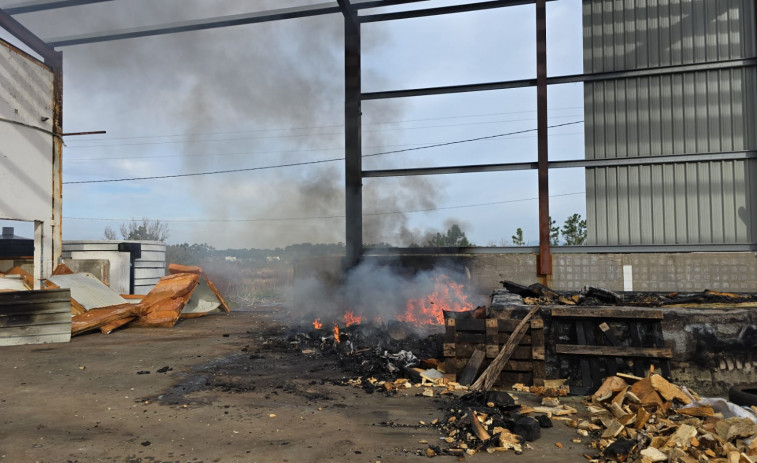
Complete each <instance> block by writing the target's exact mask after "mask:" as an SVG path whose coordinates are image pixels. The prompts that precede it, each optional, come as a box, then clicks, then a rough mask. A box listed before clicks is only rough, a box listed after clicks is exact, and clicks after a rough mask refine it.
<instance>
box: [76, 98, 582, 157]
mask: <svg viewBox="0 0 757 463" xmlns="http://www.w3.org/2000/svg"><path fill="white" fill-rule="evenodd" d="M572 109H583V106H568V107H565V108H549V109H548V111H567V110H572ZM535 112H536V110H529V111H509V112H500V113H485V114H470V115H460V116H444V117H428V118H421V119H404V120H401V121H383V122H373V123H364V124H363V125H364V126H365V125H368V126H370V125H386V124H403V123H406V122H425V121H440V120H449V119H466V118H474V117H492V116H504V115H508V114H528V113H535ZM556 117H559V116H556ZM561 117H565V116H561ZM343 126H344V124H336V125H321V126H310V127H286V128H281V129H257V130H236V131H227V132H197V133H193V134H186V133H179V134H172V135H140V136H133V137H101V138H78V139H77V140H76V141H77V142H86V141H106V140H139V139H145V138H174V137H185V136H192V135H197V136H204V135H233V134H239V133H263V132H283V131H287V130H312V129H333V128H341V127H343ZM74 147H77V146H74Z"/></svg>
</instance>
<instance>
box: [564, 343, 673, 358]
mask: <svg viewBox="0 0 757 463" xmlns="http://www.w3.org/2000/svg"><path fill="white" fill-rule="evenodd" d="M555 353H556V354H564V355H584V356H590V357H592V356H596V357H605V356H612V357H634V358H667V359H670V358H673V351H672V350H671V349H670V348H667V347H663V348H660V347H615V346H576V345H573V344H556V345H555Z"/></svg>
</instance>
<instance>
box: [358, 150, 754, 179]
mask: <svg viewBox="0 0 757 463" xmlns="http://www.w3.org/2000/svg"><path fill="white" fill-rule="evenodd" d="M756 158H757V151H731V152H725V153H701V154H672V155H668V156H643V157H634V158H608V159H571V160H567V161H550V162H549V163H548V164H547V166H548V167H549V168H550V169H575V168H591V167H595V168H596V167H625V166H644V165H654V164H671V163H682V162H710V161H735V160H743V159H756ZM538 168H539V163H538V162H512V163H504V164H469V165H462V166H444V167H417V168H414V169H384V170H364V171H363V178H382V177H409V176H417V175H447V174H472V173H481V172H510V171H518V170H537V169H538Z"/></svg>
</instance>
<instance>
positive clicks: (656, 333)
mask: <svg viewBox="0 0 757 463" xmlns="http://www.w3.org/2000/svg"><path fill="white" fill-rule="evenodd" d="M552 319H553V323H554V324H561V323H562V324H569V325H571V328H572V329H573V330H574V332H575V344H556V345H555V354H557V355H558V356H568V357H569V358H573V359H575V358H578V361H579V364H580V367H581V383H582V386H583V387H584V388H586V389H592V388H596V387H598V386H600V385H601V383H602V379H603V378H604V377H605V376H613V375H615V374H616V373H618V371H623V370H625V371H627V372H629V373H633V374H635V375H637V376H644V375H645V373H646V371H647V370H648V369H649V366H650V365H656V366H657V367H658V370H659V371H661V373H662V375H663V376H665V377H666V378H668V379H670V361H669V359H671V358H672V357H673V352H672V350H671V349H670V348H668V347H666V346H665V341H664V340H663V337H662V324H661V322H662V319H663V314H662V311H661V310H658V309H645V308H637V307H553V308H552ZM610 323H612V324H613V325H615V327H616V328H622V330H623V331H624V332H627V333H628V339H627V340H625V341H624V340H620V339H618V338H617V336H616V335H615V333H614V331H615V330H613V329H612V327H611V326H610Z"/></svg>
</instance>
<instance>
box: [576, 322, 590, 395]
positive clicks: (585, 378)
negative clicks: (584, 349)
mask: <svg viewBox="0 0 757 463" xmlns="http://www.w3.org/2000/svg"><path fill="white" fill-rule="evenodd" d="M576 341H577V342H578V344H581V345H585V344H586V332H585V329H584V324H583V323H581V322H580V321H577V322H576ZM580 363H581V385H582V386H584V387H588V388H591V387H592V386H593V385H594V383H593V381H592V378H591V367H590V366H589V360H588V359H586V358H581V361H580Z"/></svg>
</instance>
